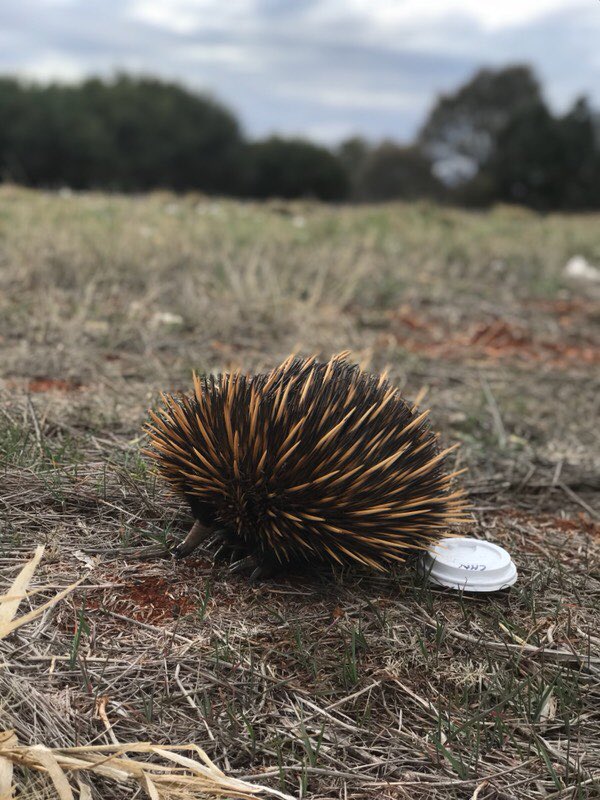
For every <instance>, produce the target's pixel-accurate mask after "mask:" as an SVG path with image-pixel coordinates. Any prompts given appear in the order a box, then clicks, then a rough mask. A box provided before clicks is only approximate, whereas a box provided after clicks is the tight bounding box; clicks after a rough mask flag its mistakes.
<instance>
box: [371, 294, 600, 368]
mask: <svg viewBox="0 0 600 800" xmlns="http://www.w3.org/2000/svg"><path fill="white" fill-rule="evenodd" d="M544 310H545V311H547V312H548V311H551V312H552V314H553V315H556V316H557V319H556V322H558V324H559V326H560V327H561V328H562V329H563V331H564V333H565V336H564V338H562V339H556V340H555V339H550V338H547V337H543V336H540V335H539V334H536V333H535V332H533V331H532V330H531V329H530V328H529V327H528V326H527V325H526V324H524V323H523V322H520V321H508V320H506V319H503V318H501V317H487V318H484V319H479V320H474V321H460V322H457V323H455V322H453V321H451V320H449V319H446V318H443V317H436V316H434V315H433V314H427V313H423V312H417V311H413V310H412V309H410V308H408V307H406V306H404V307H402V308H400V309H399V310H398V311H397V312H393V314H391V315H390V321H389V325H390V333H385V334H382V337H381V338H382V344H385V343H388V342H389V337H390V335H391V336H392V338H393V341H394V342H395V343H397V344H399V345H401V346H402V347H403V348H405V349H406V350H409V351H411V352H414V353H419V354H422V355H427V356H430V357H432V358H443V359H447V360H450V361H462V360H468V359H477V360H491V361H500V360H505V359H517V360H520V361H525V362H537V363H540V362H541V363H545V364H548V365H549V366H552V367H558V368H561V367H562V368H566V367H572V366H582V365H586V366H592V365H597V364H600V345H599V344H598V343H597V342H594V340H593V338H592V337H589V336H586V335H584V334H583V331H584V330H589V321H588V325H587V326H586V325H585V324H584V323H585V322H586V319H585V317H586V314H585V313H584V312H583V309H582V307H581V306H580V305H578V304H576V303H567V302H565V301H560V302H558V303H553V304H552V305H551V306H550V305H548V306H547V307H546V306H544Z"/></svg>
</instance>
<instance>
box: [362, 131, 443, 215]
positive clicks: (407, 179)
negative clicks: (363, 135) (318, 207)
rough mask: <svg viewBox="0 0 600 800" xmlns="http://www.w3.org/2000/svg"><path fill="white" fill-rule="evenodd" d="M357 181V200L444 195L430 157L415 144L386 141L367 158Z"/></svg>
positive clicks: (434, 197)
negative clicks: (406, 145)
mask: <svg viewBox="0 0 600 800" xmlns="http://www.w3.org/2000/svg"><path fill="white" fill-rule="evenodd" d="M353 183H354V185H353V196H354V197H355V199H357V200H367V201H384V200H400V199H402V200H418V199H422V198H433V199H441V198H442V197H443V195H444V186H443V184H442V183H441V182H440V181H439V180H438V179H437V178H436V177H435V175H433V173H432V171H431V162H430V161H429V159H428V158H426V157H425V156H424V155H423V154H422V153H421V152H420V151H419V150H417V148H415V147H399V146H398V145H396V144H394V143H393V142H383V143H382V144H380V145H379V146H378V147H376V148H374V149H373V150H372V151H371V152H370V153H369V154H368V155H367V156H366V157H365V158H364V160H363V162H362V164H361V166H360V167H359V169H358V170H357V173H356V175H355V177H354V182H353Z"/></svg>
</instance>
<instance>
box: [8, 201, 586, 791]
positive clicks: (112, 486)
mask: <svg viewBox="0 0 600 800" xmlns="http://www.w3.org/2000/svg"><path fill="white" fill-rule="evenodd" d="M599 230H600V216H599V215H596V216H594V215H587V216H584V215H580V216H577V215H574V216H559V215H553V216H546V217H540V216H537V215H534V214H532V213H529V212H527V211H524V210H519V209H512V208H498V209H495V210H493V211H491V212H486V213H468V212H463V211H458V210H449V209H444V208H438V207H435V206H431V205H425V204H423V205H421V204H415V205H386V206H373V207H369V206H366V207H357V208H336V207H328V206H323V205H318V204H311V203H293V204H287V203H281V202H277V203H275V202H273V203H269V204H260V205H259V204H251V203H237V202H229V201H221V200H212V199H207V198H205V197H202V196H186V197H174V196H171V195H168V194H166V193H165V194H155V195H152V196H148V197H131V198H123V197H119V196H115V197H111V196H106V195H99V194H84V195H79V194H70V193H68V192H62V193H58V194H51V193H42V192H29V191H25V190H21V189H16V188H13V187H10V186H6V187H4V188H1V189H0V376H1V381H0V568H1V575H0V594H2V593H3V592H6V591H7V588H8V587H9V586H10V583H11V581H12V580H13V578H14V577H15V575H16V574H17V572H18V571H19V569H20V568H21V566H22V565H23V564H24V563H25V562H26V561H27V560H28V559H29V558H30V557H31V555H32V554H33V551H34V549H35V545H37V544H40V543H41V544H45V545H46V551H45V555H44V558H43V561H42V563H41V564H40V567H39V569H38V571H37V572H36V575H35V579H34V581H33V586H40V587H43V591H42V592H41V593H40V596H41V599H44V598H49V597H51V596H52V595H53V594H55V593H56V591H57V590H58V589H60V588H63V587H65V586H66V585H68V584H69V583H71V582H72V581H74V580H77V579H79V578H84V580H83V582H82V583H81V584H80V585H79V586H78V587H77V589H76V590H75V591H74V592H72V593H71V594H70V595H69V596H68V597H66V598H65V599H64V600H63V601H62V602H61V603H59V604H57V605H56V606H55V607H54V608H52V609H50V610H49V611H48V612H47V613H45V614H44V615H43V616H42V617H41V618H38V619H37V620H36V621H34V622H32V623H30V624H28V625H26V626H24V627H22V628H20V629H18V630H17V631H15V632H13V633H12V634H10V636H8V637H7V638H5V639H4V641H0V730H1V729H14V730H15V732H16V734H17V736H18V738H19V741H20V742H21V743H25V744H36V743H38V744H44V745H46V746H48V747H60V746H67V745H78V744H89V743H95V744H105V743H106V744H110V743H115V742H117V743H122V742H134V741H150V742H153V743H157V744H169V743H170V744H178V743H185V742H195V743H197V744H198V745H200V746H201V747H203V748H204V749H205V750H206V752H207V753H208V755H209V756H210V757H211V758H212V759H213V760H214V761H215V763H216V764H218V766H219V767H221V768H222V769H223V770H224V771H225V772H226V773H227V774H228V775H233V776H238V777H245V778H248V779H249V780H251V781H255V782H257V783H261V784H263V785H266V786H271V787H274V788H278V789H280V790H282V791H285V792H286V793H288V794H290V795H291V796H293V797H304V798H324V799H325V798H328V799H329V798H331V799H333V798H340V800H341V799H342V798H344V800H345V798H352V799H353V800H363V799H364V800H366V798H384V799H385V798H407V797H410V798H411V799H412V800H430V799H431V800H434V798H435V799H436V800H437V799H438V798H444V799H445V798H478V800H491V798H503V800H512V799H513V798H526V799H531V800H534V798H535V800H541V799H542V798H544V799H545V800H550V798H588V797H589V798H591V797H594V796H598V793H599V792H600V626H599V625H598V620H599V618H600V610H599V608H598V602H599V599H600V571H599V566H598V565H599V561H598V555H599V545H600V525H599V519H600V479H599V478H598V466H599V461H600V447H599V439H600V426H599V425H598V418H599V414H598V412H599V397H600V393H599V388H600V369H599V366H600V295H599V291H600V289H599V288H598V285H597V284H596V285H594V284H593V283H589V282H588V283H586V282H582V281H581V280H580V281H579V282H577V281H576V280H574V279H569V278H568V276H566V275H565V272H564V266H565V263H566V262H567V261H568V259H569V258H570V257H572V256H573V255H577V254H579V255H582V256H584V257H585V258H587V259H588V260H589V261H590V262H591V263H595V264H599V263H600V238H599V237H598V231H599ZM345 349H350V350H351V351H352V355H353V358H354V359H355V360H357V361H358V362H360V363H361V364H362V365H363V366H364V367H365V368H368V369H370V370H373V371H380V370H383V369H384V368H386V367H387V368H389V371H390V377H391V379H392V380H393V381H394V382H395V383H396V384H397V385H398V386H399V387H400V388H401V390H402V392H403V393H404V394H405V395H406V396H407V397H408V398H415V397H417V396H419V395H421V396H422V395H423V393H424V392H426V396H425V398H424V399H421V400H420V403H421V405H422V406H423V405H426V406H427V407H429V408H431V419H432V423H433V425H434V426H435V427H436V428H437V429H438V430H439V431H440V432H441V436H442V440H443V442H444V443H447V444H451V443H454V442H461V443H462V447H461V448H459V450H458V455H457V456H456V464H457V467H462V466H467V467H468V468H469V471H468V473H467V475H466V476H465V477H464V483H465V485H466V488H467V489H468V491H469V494H470V497H471V500H472V503H473V508H472V523H471V524H470V525H469V526H468V527H467V529H466V530H467V531H468V533H469V534H470V535H475V536H480V537H485V538H488V539H490V540H492V541H494V542H497V543H499V544H501V545H503V546H505V547H507V548H508V549H509V550H510V552H511V553H512V555H513V556H514V559H515V561H516V564H517V566H518V570H519V580H518V582H517V584H516V585H515V586H514V587H513V588H512V589H511V590H510V591H507V592H503V593H499V594H497V595H491V596H468V595H466V594H465V595H463V596H461V595H459V594H456V593H453V592H450V591H445V590H441V589H436V588H433V587H431V586H429V585H427V584H426V583H425V582H424V581H423V579H422V578H420V577H419V575H418V574H417V573H416V572H415V571H414V570H413V569H412V568H406V569H400V570H398V571H397V573H395V574H394V575H392V576H389V577H374V576H372V575H369V574H368V573H362V572H356V571H342V572H338V573H336V574H333V575H332V574H327V573H322V572H318V573H317V574H314V575H306V574H296V575H291V576H289V577H280V578H278V579H275V580H272V581H269V582H265V583H260V584H257V585H250V584H249V583H248V581H247V580H246V579H245V578H243V577H238V576H232V575H230V574H229V573H228V572H227V569H226V566H224V565H222V564H213V562H212V560H211V559H210V558H209V556H208V554H206V553H203V552H202V551H198V553H197V554H195V556H194V557H192V558H190V559H189V560H187V561H182V562H173V560H172V559H171V558H170V557H169V555H168V552H167V548H166V546H167V545H168V543H169V542H170V541H171V540H178V539H179V538H180V537H181V536H182V535H184V534H185V532H186V531H187V528H188V527H189V524H190V519H189V515H188V512H187V510H186V508H185V507H183V505H182V504H181V503H179V502H178V501H177V500H176V499H175V498H172V497H170V496H169V495H168V494H167V493H166V492H165V489H164V487H163V485H162V484H161V482H160V481H159V480H158V479H157V478H156V477H155V475H154V474H153V473H152V471H151V469H150V467H149V465H148V464H147V463H146V460H145V459H144V458H143V456H142V455H141V453H140V451H141V448H142V447H143V444H144V438H143V435H142V433H141V425H142V423H143V421H144V419H145V417H146V411H147V408H148V407H149V406H150V405H153V404H155V403H156V402H157V397H158V392H159V391H160V390H172V389H183V390H186V389H189V387H190V386H191V370H192V369H196V370H198V371H200V372H215V371H220V370H228V369H231V368H235V367H242V368H243V369H247V370H250V371H253V370H259V369H264V368H266V367H270V366H274V365H275V364H276V363H278V362H279V361H280V360H282V359H283V358H284V357H285V356H286V355H287V354H288V353H289V352H291V351H297V352H299V353H302V354H312V353H316V354H318V355H319V356H321V357H327V356H329V355H331V354H332V353H334V352H337V351H340V350H345ZM30 602H31V603H32V604H33V605H35V604H36V603H37V602H38V596H36V597H35V598H34V599H32V600H31V601H30ZM25 610H26V609H25ZM17 776H18V781H19V784H20V786H21V787H25V788H22V790H21V794H20V795H19V796H20V797H23V798H24V797H33V796H35V793H36V792H38V793H40V796H52V795H51V794H48V795H43V785H44V780H45V779H44V776H43V775H39V774H34V773H32V772H29V771H27V770H22V771H19V770H17ZM91 785H92V790H93V796H94V797H109V798H111V797H115V798H121V797H122V798H125V797H134V796H135V797H141V794H140V793H139V792H140V790H134V789H128V788H127V787H126V786H125V787H119V788H118V789H115V788H114V785H112V784H111V785H109V783H107V782H106V781H105V780H104V779H93V780H92V781H91ZM82 797H83V795H82Z"/></svg>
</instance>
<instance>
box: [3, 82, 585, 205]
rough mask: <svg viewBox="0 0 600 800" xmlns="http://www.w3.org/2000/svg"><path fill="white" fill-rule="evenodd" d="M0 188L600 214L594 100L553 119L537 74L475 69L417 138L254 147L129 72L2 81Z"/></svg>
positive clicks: (204, 112)
mask: <svg viewBox="0 0 600 800" xmlns="http://www.w3.org/2000/svg"><path fill="white" fill-rule="evenodd" d="M0 179H1V180H6V181H13V182H17V183H22V184H25V185H28V186H36V187H45V188H54V187H61V186H69V187H72V188H74V189H102V190H108V191H125V192H139V191H146V190H150V189H155V188H170V189H173V190H175V191H188V190H197V191H202V192H205V193H208V194H221V195H232V196H238V197H253V198H267V197H283V198H300V197H315V198H319V199H322V200H326V201H339V200H349V201H356V202H361V201H383V200H391V199H407V200H411V199H422V198H423V199H425V198H428V199H434V200H437V201H439V202H448V203H458V204H462V205H470V206H481V207H484V206H487V205H490V204H492V203H494V202H509V203H510V202H516V203H521V204H523V205H527V206H530V207H532V208H536V209H540V210H549V209H565V210H570V209H573V210H575V209H591V208H600V125H599V122H598V115H597V114H596V113H595V112H594V110H593V109H592V108H591V107H590V105H589V103H588V102H587V101H586V100H585V99H584V98H581V99H578V100H577V101H576V102H575V103H574V105H573V107H572V108H571V109H569V110H568V111H567V112H566V113H565V114H562V115H555V114H553V113H552V112H551V110H550V109H549V108H548V106H547V104H546V102H545V100H544V97H543V94H542V90H541V87H540V84H539V81H538V80H537V78H536V76H535V75H534V73H533V72H532V70H531V69H530V68H529V67H527V66H510V67H507V68H505V69H499V70H488V69H483V70H480V71H478V72H477V73H476V74H475V75H474V76H473V77H472V78H471V79H470V80H469V81H468V82H467V83H465V84H464V85H463V86H461V87H459V88H458V89H457V90H456V92H454V93H451V94H448V95H444V96H442V97H440V98H438V100H437V101H436V102H435V104H434V105H433V107H432V109H431V111H430V113H429V115H428V116H427V119H426V120H425V122H424V124H423V126H422V128H421V130H420V131H419V133H418V135H417V137H416V139H415V141H414V142H413V143H412V144H410V145H409V146H401V145H399V144H397V143H395V142H392V141H384V142H380V143H378V144H372V143H369V142H367V141H365V140H363V139H361V138H358V137H355V138H352V139H349V140H347V141H345V142H342V144H340V145H339V147H337V148H335V149H328V148H325V147H323V146H320V145H317V144H314V143H312V142H310V141H307V140H303V139H289V138H287V139H286V138H281V137H275V136H274V137H270V138H267V139H264V140H260V141H248V140H247V138H246V137H245V136H244V135H243V132H242V130H241V127H240V124H239V122H238V120H237V119H236V117H235V115H234V114H233V113H232V112H231V111H230V110H229V109H227V108H226V107H224V106H223V105H222V104H221V103H219V102H217V101H216V100H214V99H213V98H211V97H209V96H207V95H201V94H196V93H193V92H191V91H188V90H187V89H185V88H183V87H182V86H179V85H177V84H174V83H169V82H165V81H162V80H159V79H155V78H134V77H131V76H127V75H119V76H117V77H115V78H113V79H110V80H101V79H97V78H94V79H89V80H85V81H83V82H81V83H79V84H75V85H63V84H50V85H39V84H34V83H24V82H22V81H19V80H17V79H15V78H10V77H6V78H0Z"/></svg>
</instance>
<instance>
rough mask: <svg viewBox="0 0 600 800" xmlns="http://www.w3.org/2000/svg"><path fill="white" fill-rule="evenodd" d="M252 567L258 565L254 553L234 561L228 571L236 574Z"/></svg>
mask: <svg viewBox="0 0 600 800" xmlns="http://www.w3.org/2000/svg"><path fill="white" fill-rule="evenodd" d="M252 567H254V568H255V569H256V568H258V567H259V564H258V562H257V560H256V556H255V555H249V556H245V558H240V560H239V561H234V562H233V564H231V566H230V567H229V571H230V572H233V573H234V575H237V574H239V573H241V572H247V571H248V570H249V569H252Z"/></svg>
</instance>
